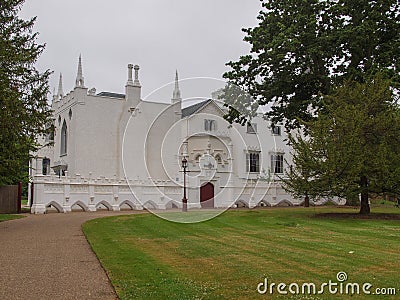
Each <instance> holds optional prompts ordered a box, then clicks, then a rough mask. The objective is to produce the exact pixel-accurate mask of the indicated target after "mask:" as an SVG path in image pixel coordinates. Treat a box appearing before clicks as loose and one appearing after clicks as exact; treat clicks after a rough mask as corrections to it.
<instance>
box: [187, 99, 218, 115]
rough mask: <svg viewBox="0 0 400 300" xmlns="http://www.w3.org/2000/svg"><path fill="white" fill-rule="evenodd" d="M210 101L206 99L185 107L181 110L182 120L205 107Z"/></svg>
mask: <svg viewBox="0 0 400 300" xmlns="http://www.w3.org/2000/svg"><path fill="white" fill-rule="evenodd" d="M211 101H212V100H211V99H208V100H205V101H202V102H199V103H196V104H193V105H191V106H188V107H185V108H183V109H182V118H186V117H188V116H190V115H193V114H194V113H195V112H197V111H198V110H200V109H201V108H203V107H204V106H206V105H207V104H208V103H210V102H211Z"/></svg>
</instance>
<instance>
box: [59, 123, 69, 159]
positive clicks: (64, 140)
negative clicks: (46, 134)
mask: <svg viewBox="0 0 400 300" xmlns="http://www.w3.org/2000/svg"><path fill="white" fill-rule="evenodd" d="M67 141H68V133H67V123H66V122H65V120H64V123H63V125H62V127H61V147H60V155H65V154H67Z"/></svg>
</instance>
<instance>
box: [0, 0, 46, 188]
mask: <svg viewBox="0 0 400 300" xmlns="http://www.w3.org/2000/svg"><path fill="white" fill-rule="evenodd" d="M23 3H24V0H2V1H1V2H0V36H1V39H0V185H4V184H15V183H16V182H18V181H26V180H27V168H28V161H29V158H30V153H31V152H33V151H35V150H37V147H38V144H37V137H38V136H39V135H41V134H46V133H48V131H49V130H51V128H50V127H49V126H46V124H49V122H51V119H50V118H51V111H50V108H49V105H48V103H47V93H48V91H49V86H48V77H49V75H50V71H48V70H47V71H45V72H43V73H41V72H39V71H38V70H37V69H36V68H35V63H36V61H37V59H38V57H39V56H40V54H41V53H42V51H43V49H44V45H39V44H37V43H36V39H37V35H38V33H32V27H33V25H34V22H35V19H36V18H32V19H30V20H27V21H26V20H22V19H20V18H19V17H18V12H19V11H20V9H21V7H22V5H23Z"/></svg>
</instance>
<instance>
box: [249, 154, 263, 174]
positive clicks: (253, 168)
mask: <svg viewBox="0 0 400 300" xmlns="http://www.w3.org/2000/svg"><path fill="white" fill-rule="evenodd" d="M246 171H247V172H251V173H259V172H260V153H259V152H249V153H246Z"/></svg>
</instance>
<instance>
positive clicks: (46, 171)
mask: <svg viewBox="0 0 400 300" xmlns="http://www.w3.org/2000/svg"><path fill="white" fill-rule="evenodd" d="M42 174H43V175H50V159H49V158H46V157H45V158H43V168H42Z"/></svg>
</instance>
